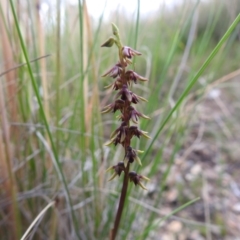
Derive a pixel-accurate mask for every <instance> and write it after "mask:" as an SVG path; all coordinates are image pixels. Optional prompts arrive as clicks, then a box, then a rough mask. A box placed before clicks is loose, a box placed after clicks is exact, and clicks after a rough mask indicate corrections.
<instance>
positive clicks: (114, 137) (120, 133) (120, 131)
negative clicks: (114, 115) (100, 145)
mask: <svg viewBox="0 0 240 240" xmlns="http://www.w3.org/2000/svg"><path fill="white" fill-rule="evenodd" d="M127 134H128V126H127V124H126V123H125V122H122V124H121V126H120V127H119V128H117V129H116V130H115V131H114V132H113V133H112V134H111V140H110V141H109V142H108V143H106V144H105V146H109V145H110V144H112V143H113V144H114V145H115V146H116V145H117V144H121V143H123V142H124V140H125V138H126V136H127Z"/></svg>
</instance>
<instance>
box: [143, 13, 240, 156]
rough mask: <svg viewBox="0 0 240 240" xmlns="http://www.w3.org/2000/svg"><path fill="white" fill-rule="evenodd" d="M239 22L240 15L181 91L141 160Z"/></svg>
mask: <svg viewBox="0 0 240 240" xmlns="http://www.w3.org/2000/svg"><path fill="white" fill-rule="evenodd" d="M239 22H240V14H239V15H238V16H237V17H236V19H235V20H234V21H233V23H232V24H231V26H230V27H229V28H228V30H227V31H226V33H225V34H224V36H223V37H222V39H221V40H220V41H219V43H218V44H217V45H216V47H215V48H214V49H213V51H212V52H211V54H210V55H209V57H208V58H207V59H206V61H205V62H204V63H203V65H202V67H201V68H200V69H199V71H198V72H197V74H196V75H195V76H194V78H193V79H192V80H191V81H190V83H189V85H188V86H187V88H186V89H185V90H184V91H183V93H182V95H181V96H180V98H179V99H178V101H177V102H176V104H175V106H174V107H173V108H172V110H171V111H170V112H169V114H168V115H167V117H166V118H165V120H164V121H163V123H162V124H161V126H160V127H159V129H158V131H157V133H156V134H155V135H154V137H153V139H152V141H151V143H150V145H149V147H148V149H147V150H146V151H145V154H144V155H143V157H142V159H145V158H146V156H147V154H148V153H149V151H150V149H151V148H152V145H153V143H154V142H155V141H156V139H157V137H158V136H159V134H160V133H161V131H162V130H163V128H164V126H165V125H166V124H167V122H168V121H169V119H170V118H171V116H172V114H173V113H174V112H175V111H176V110H177V109H178V107H179V106H180V104H181V103H182V101H183V100H184V99H185V98H186V96H187V95H188V93H189V92H190V90H191V89H192V87H193V86H194V84H195V83H196V82H197V80H198V78H199V77H200V76H201V75H202V73H203V72H204V70H205V69H206V68H207V66H208V65H209V64H210V62H211V61H212V60H213V58H214V57H215V56H216V54H217V53H218V51H219V50H220V48H221V47H222V46H223V44H224V43H225V42H226V40H227V39H228V37H229V36H230V35H231V33H232V32H233V30H234V29H235V28H236V26H237V24H238V23H239Z"/></svg>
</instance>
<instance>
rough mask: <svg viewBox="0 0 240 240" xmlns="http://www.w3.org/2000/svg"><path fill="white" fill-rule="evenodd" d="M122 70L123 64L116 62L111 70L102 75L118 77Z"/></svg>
mask: <svg viewBox="0 0 240 240" xmlns="http://www.w3.org/2000/svg"><path fill="white" fill-rule="evenodd" d="M121 72H122V66H121V64H120V63H117V64H115V65H114V66H113V67H112V68H111V69H110V70H108V71H107V72H106V73H104V74H103V75H102V77H106V76H109V77H113V78H116V77H117V76H119V75H120V74H121Z"/></svg>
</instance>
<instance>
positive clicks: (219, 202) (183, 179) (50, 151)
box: [0, 0, 240, 240]
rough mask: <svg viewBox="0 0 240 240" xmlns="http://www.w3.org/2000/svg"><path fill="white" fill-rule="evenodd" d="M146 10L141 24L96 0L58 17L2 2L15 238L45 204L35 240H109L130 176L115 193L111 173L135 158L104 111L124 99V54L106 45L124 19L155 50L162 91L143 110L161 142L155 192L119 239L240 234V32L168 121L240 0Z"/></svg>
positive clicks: (130, 35) (5, 166) (2, 81)
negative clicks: (115, 78)
mask: <svg viewBox="0 0 240 240" xmlns="http://www.w3.org/2000/svg"><path fill="white" fill-rule="evenodd" d="M134 2H135V9H136V10H135V12H134V13H133V14H129V13H128V12H126V11H124V9H120V10H118V9H116V10H113V11H112V12H111V14H110V15H109V16H108V17H106V13H105V12H104V11H103V12H101V14H100V15H99V16H100V17H96V16H95V17H93V16H91V15H90V14H89V13H88V1H84V2H82V1H79V3H78V4H76V5H70V4H68V2H65V4H64V7H63V5H62V4H61V2H60V1H57V3H56V5H52V6H49V7H48V10H46V9H45V7H46V2H45V1H40V0H36V1H30V0H26V1H12V0H11V1H8V0H1V3H0V31H1V32H0V33H1V35H0V36H1V38H0V77H1V78H0V109H1V112H0V123H1V128H0V184H1V185H0V186H1V187H0V236H1V237H0V238H1V239H11V240H12V239H20V238H21V236H23V234H24V233H25V232H26V230H27V228H28V227H29V225H30V224H31V223H33V221H34V219H35V218H36V216H38V214H39V213H41V211H42V210H44V208H45V207H47V211H46V213H45V214H42V215H41V218H40V219H39V221H37V222H36V223H34V224H33V228H32V230H31V232H30V233H29V235H28V237H27V238H26V239H107V238H108V235H109V231H110V229H111V228H112V226H113V221H114V216H115V212H116V207H117V201H118V198H119V191H120V188H121V182H122V176H121V177H120V180H119V181H118V179H115V180H114V181H112V182H110V183H108V182H107V179H108V178H109V176H108V175H107V174H105V170H106V169H107V168H108V167H109V166H111V165H114V164H116V163H117V162H118V161H119V160H121V159H122V157H123V156H122V153H121V148H115V147H105V146H104V143H105V142H106V141H107V140H108V138H109V135H110V133H111V132H112V131H113V130H114V129H116V127H117V126H118V124H119V123H118V121H117V120H116V118H115V116H113V115H112V114H107V115H103V116H101V114H100V112H101V109H102V108H103V107H104V106H105V105H107V104H109V103H110V102H111V100H112V99H113V94H111V91H108V90H107V91H106V90H105V89H104V86H106V85H109V84H110V83H111V82H112V79H110V78H101V75H102V74H103V73H104V72H105V71H106V70H107V69H109V68H110V67H111V66H112V65H114V64H115V63H116V61H117V50H116V49H114V48H110V49H101V48H100V45H101V44H102V43H103V42H104V41H105V40H106V39H107V38H108V37H109V36H110V35H112V33H111V22H114V23H115V24H116V25H117V26H118V27H119V30H120V33H121V36H122V40H123V43H124V44H125V45H127V46H131V47H133V48H135V49H137V50H139V51H140V52H142V56H141V57H138V58H136V59H135V62H134V69H135V70H136V72H138V73H139V74H141V75H142V76H146V77H147V78H148V79H149V81H148V82H147V83H144V84H137V85H134V86H133V87H134V89H135V90H134V91H136V93H137V94H138V95H140V96H143V97H144V98H146V99H148V103H144V104H140V105H139V106H138V110H140V112H143V113H144V114H146V115H148V116H150V117H151V121H147V120H142V121H141V124H140V125H141V126H140V128H141V129H143V130H145V131H148V132H149V135H150V136H151V137H152V140H150V141H148V142H147V141H145V140H141V141H135V143H134V144H135V148H137V149H141V150H145V151H146V154H144V155H143V158H142V163H143V166H142V167H141V174H143V175H146V176H148V177H149V178H151V182H150V183H149V184H148V185H147V187H148V189H149V191H146V192H143V191H142V189H139V188H135V187H131V189H129V193H128V194H129V195H128V196H129V197H128V201H127V206H126V208H125V212H124V216H123V221H122V223H121V227H120V230H119V236H118V239H194V240H195V239H208V240H211V239H236V238H237V237H239V236H240V227H239V222H240V215H239V213H240V184H239V183H240V178H239V170H240V162H239V156H240V151H239V140H240V139H239V133H240V128H239V122H240V121H239V120H240V115H239V108H240V101H239V100H240V99H239V98H240V96H239V88H240V84H239V75H240V68H239V67H240V66H239V63H240V48H239V41H240V31H239V30H240V25H237V26H236V28H235V29H234V31H233V32H232V33H231V35H230V37H229V38H228V40H227V41H226V42H224V44H223V45H222V46H221V48H220V50H219V52H218V54H217V55H216V57H215V58H214V59H213V61H212V62H211V63H210V64H209V65H208V67H207V69H206V70H205V71H204V73H203V74H202V75H201V76H200V78H199V79H198V81H197V82H196V84H195V85H194V86H193V88H192V89H191V91H190V92H189V93H188V94H186V95H185V98H184V100H183V102H182V104H181V105H180V106H179V107H178V108H177V109H176V111H175V112H174V113H173V114H172V116H171V117H170V118H169V119H168V121H167V122H166V124H165V123H164V120H165V119H166V117H167V115H168V114H169V112H170V111H171V109H172V108H173V107H174V106H175V104H176V103H177V102H178V99H179V97H180V96H181V94H182V93H183V91H184V90H185V89H186V87H187V86H188V84H189V83H191V81H192V79H193V77H194V76H195V75H196V73H197V72H198V70H199V69H200V67H201V66H202V64H203V63H204V61H205V60H206V59H207V57H208V56H209V54H210V53H211V52H212V50H213V49H214V47H215V46H216V45H217V43H218V41H219V40H220V39H221V37H222V36H223V35H224V33H225V32H226V31H227V29H228V28H229V26H230V25H231V23H232V22H233V21H234V19H235V18H236V17H237V15H238V14H239V12H240V2H239V1H238V0H229V1H221V0H209V1H190V0H185V1H182V3H181V4H178V5H175V6H173V7H171V8H167V7H166V5H164V4H163V5H161V7H160V8H159V9H156V10H155V11H153V12H150V13H148V14H144V15H141V14H140V15H138V13H140V11H139V9H140V6H141V1H134ZM150 2H151V1H149V4H151V3H150ZM43 3H45V4H43ZM44 6H45V7H44ZM44 9H45V10H44ZM14 13H15V17H16V18H14ZM163 124H165V125H164V128H163V130H160V129H161V126H163ZM158 133H160V134H158ZM136 170H137V169H136ZM197 197H200V199H199V200H198V201H196V202H194V203H192V204H187V203H189V202H190V201H191V200H194V199H196V198H197ZM55 201H56V204H55ZM53 204H55V207H51V206H53ZM186 204H187V205H189V206H187V207H185V205H186ZM180 210H181V211H180Z"/></svg>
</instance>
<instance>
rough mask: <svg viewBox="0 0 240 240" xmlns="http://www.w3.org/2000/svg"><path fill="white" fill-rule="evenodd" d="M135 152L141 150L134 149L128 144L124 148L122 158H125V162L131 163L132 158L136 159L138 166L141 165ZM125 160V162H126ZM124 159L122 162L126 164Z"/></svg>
mask: <svg viewBox="0 0 240 240" xmlns="http://www.w3.org/2000/svg"><path fill="white" fill-rule="evenodd" d="M137 152H141V151H136V150H134V149H133V148H132V147H130V146H128V147H127V149H126V154H125V158H124V160H125V159H126V160H127V162H129V163H133V162H134V160H136V161H137V162H138V164H139V165H140V166H142V163H141V160H140V158H139V157H138V156H137ZM127 162H126V163H127ZM126 163H125V161H124V164H125V165H126Z"/></svg>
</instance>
